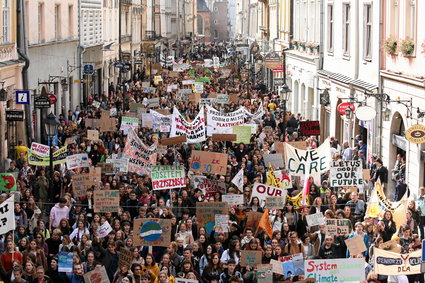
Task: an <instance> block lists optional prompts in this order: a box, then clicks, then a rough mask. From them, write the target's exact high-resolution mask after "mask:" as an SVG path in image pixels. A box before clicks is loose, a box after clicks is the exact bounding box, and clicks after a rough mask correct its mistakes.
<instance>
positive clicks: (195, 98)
mask: <svg viewBox="0 0 425 283" xmlns="http://www.w3.org/2000/svg"><path fill="white" fill-rule="evenodd" d="M200 101H201V94H200V93H189V102H191V103H193V104H198V103H199V102H200Z"/></svg>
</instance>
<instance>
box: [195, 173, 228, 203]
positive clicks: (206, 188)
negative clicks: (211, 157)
mask: <svg viewBox="0 0 425 283" xmlns="http://www.w3.org/2000/svg"><path fill="white" fill-rule="evenodd" d="M193 185H194V187H195V188H198V189H200V190H201V192H202V197H203V198H204V199H205V198H209V197H214V193H216V192H220V193H222V194H223V193H225V192H226V183H224V182H219V181H216V180H210V179H208V178H207V177H205V176H193Z"/></svg>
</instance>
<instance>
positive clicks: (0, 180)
mask: <svg viewBox="0 0 425 283" xmlns="http://www.w3.org/2000/svg"><path fill="white" fill-rule="evenodd" d="M0 191H7V192H10V191H16V180H15V177H14V176H13V174H12V173H0Z"/></svg>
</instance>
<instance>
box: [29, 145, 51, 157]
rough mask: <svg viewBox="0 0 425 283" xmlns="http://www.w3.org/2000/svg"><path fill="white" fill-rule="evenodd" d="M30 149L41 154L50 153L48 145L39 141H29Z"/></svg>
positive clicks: (46, 154) (47, 154)
mask: <svg viewBox="0 0 425 283" xmlns="http://www.w3.org/2000/svg"><path fill="white" fill-rule="evenodd" d="M31 151H33V152H35V153H37V154H38V155H41V156H49V154H50V146H48V145H44V144H41V143H36V142H33V143H31Z"/></svg>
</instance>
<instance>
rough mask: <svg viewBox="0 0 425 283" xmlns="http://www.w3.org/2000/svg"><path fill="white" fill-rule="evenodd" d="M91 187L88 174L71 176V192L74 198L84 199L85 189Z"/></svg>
mask: <svg viewBox="0 0 425 283" xmlns="http://www.w3.org/2000/svg"><path fill="white" fill-rule="evenodd" d="M92 185H93V183H92V181H91V176H90V174H88V173H87V174H76V175H73V176H72V191H73V194H74V197H84V196H85V195H86V193H87V189H89V188H91V187H92Z"/></svg>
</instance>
